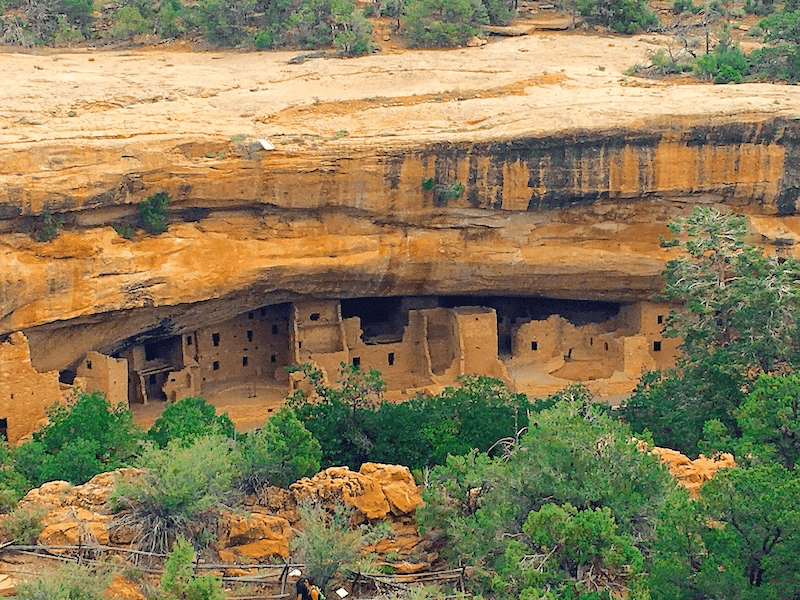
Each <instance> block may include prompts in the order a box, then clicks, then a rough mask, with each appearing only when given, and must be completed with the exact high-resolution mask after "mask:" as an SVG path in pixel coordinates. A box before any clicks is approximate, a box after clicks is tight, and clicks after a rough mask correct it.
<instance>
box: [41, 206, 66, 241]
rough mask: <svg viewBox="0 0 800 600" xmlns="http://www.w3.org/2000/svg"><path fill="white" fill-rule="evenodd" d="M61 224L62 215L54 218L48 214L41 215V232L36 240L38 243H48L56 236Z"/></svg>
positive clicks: (62, 221)
mask: <svg viewBox="0 0 800 600" xmlns="http://www.w3.org/2000/svg"><path fill="white" fill-rule="evenodd" d="M63 224H64V217H63V215H59V216H57V217H56V216H53V215H52V214H51V213H49V212H45V213H44V214H43V215H42V225H41V231H40V232H39V235H38V237H37V238H36V239H37V240H38V241H40V242H49V241H50V240H52V239H53V238H55V237H56V236H57V235H58V232H59V230H60V229H61V226H62V225H63Z"/></svg>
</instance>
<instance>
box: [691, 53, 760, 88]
mask: <svg viewBox="0 0 800 600" xmlns="http://www.w3.org/2000/svg"><path fill="white" fill-rule="evenodd" d="M696 65H697V72H698V73H700V74H701V75H704V76H706V77H710V78H713V79H714V83H741V82H742V81H743V80H744V77H745V76H746V75H747V74H748V72H749V65H748V64H747V57H746V56H745V55H744V52H742V50H741V48H739V46H737V45H735V44H719V45H718V46H717V47H716V48H714V51H713V52H711V53H709V54H706V55H704V56H701V57H700V58H698V59H697V63H696Z"/></svg>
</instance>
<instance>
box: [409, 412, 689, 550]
mask: <svg viewBox="0 0 800 600" xmlns="http://www.w3.org/2000/svg"><path fill="white" fill-rule="evenodd" d="M673 485H674V483H673V481H672V479H671V477H670V476H669V474H668V473H667V472H666V471H665V469H664V468H663V467H662V466H661V465H660V464H659V461H658V459H656V458H655V457H654V456H650V455H647V454H644V453H642V452H640V451H639V450H638V448H637V445H636V442H635V440H633V439H632V434H631V431H630V429H629V428H628V427H627V426H626V425H623V424H621V423H619V422H617V421H615V420H613V419H612V418H611V417H609V416H608V415H605V414H603V413H602V411H600V410H599V409H598V408H597V407H595V406H594V405H592V404H591V403H588V402H586V401H585V400H573V401H562V402H559V403H558V404H556V405H555V406H554V407H553V408H549V409H545V410H543V411H542V412H540V413H538V414H536V415H534V416H532V420H531V425H530V431H529V432H528V433H526V434H525V435H524V436H523V437H522V440H521V443H520V444H519V446H518V447H517V448H516V450H515V451H514V452H513V453H512V454H511V455H510V456H509V457H508V458H507V459H500V458H491V457H488V456H487V455H486V454H483V453H479V452H476V451H472V452H470V453H469V454H467V455H464V456H453V455H450V456H449V457H448V458H447V464H446V465H445V466H440V467H436V468H434V470H433V472H432V474H431V477H430V484H429V487H427V488H426V489H425V490H424V492H423V498H424V499H425V501H426V505H425V506H424V507H420V508H419V509H418V511H417V516H418V518H419V519H420V521H421V522H422V523H423V525H424V526H426V527H431V526H433V527H437V528H439V529H440V531H441V530H447V531H448V536H449V538H450V544H448V550H447V552H448V553H449V554H450V555H452V556H458V557H459V558H460V559H461V560H463V561H464V562H468V563H472V564H475V562H480V561H483V560H485V559H486V560H489V561H490V562H491V561H492V558H491V557H495V558H499V557H500V555H501V554H502V552H504V549H505V545H504V543H500V540H501V539H502V538H503V533H502V532H506V534H510V535H511V536H513V535H515V534H516V533H518V532H519V527H520V525H521V524H522V523H523V522H524V520H525V519H526V518H527V516H528V514H529V513H530V511H536V510H540V509H541V508H542V507H543V506H544V505H545V504H547V503H551V502H554V503H556V504H564V503H569V504H571V505H572V506H574V507H575V508H577V509H578V510H586V509H589V508H598V507H608V509H609V510H610V511H611V515H612V516H613V518H614V520H615V521H616V523H618V524H619V527H620V530H621V532H622V534H624V535H629V536H632V539H637V540H640V542H641V543H643V542H645V541H646V540H651V539H652V537H653V522H654V517H655V514H656V512H657V510H658V507H659V506H660V504H661V502H662V501H663V499H664V497H665V496H666V494H667V492H668V491H669V489H671V487H672V486H673ZM448 524H449V525H448Z"/></svg>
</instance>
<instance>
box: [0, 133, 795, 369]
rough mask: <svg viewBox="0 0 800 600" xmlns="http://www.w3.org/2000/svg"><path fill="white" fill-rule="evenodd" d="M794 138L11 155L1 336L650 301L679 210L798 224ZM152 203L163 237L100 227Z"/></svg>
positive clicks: (61, 149)
mask: <svg viewBox="0 0 800 600" xmlns="http://www.w3.org/2000/svg"><path fill="white" fill-rule="evenodd" d="M797 133H798V126H797V123H796V122H795V121H790V120H786V119H783V118H778V119H771V120H764V121H758V122H730V123H724V124H717V125H713V126H711V125H709V126H691V127H685V128H665V127H663V126H659V125H658V124H655V125H654V127H653V128H652V129H648V128H646V127H643V128H642V129H638V130H631V129H617V130H612V131H599V132H598V131H582V132H570V133H565V134H563V135H561V136H549V137H544V138H533V137H523V138H520V139H514V140H503V141H495V142H490V143H488V142H487V143H483V142H481V143H473V144H470V143H434V144H427V145H426V144H420V145H419V146H416V147H409V146H401V147H395V146H392V145H390V144H383V145H380V146H379V145H374V146H370V147H368V148H364V147H344V148H342V149H341V150H338V151H337V152H330V151H328V152H320V151H314V150H311V149H309V150H308V151H303V152H297V151H284V150H281V149H280V147H278V149H277V150H275V151H271V152H267V151H263V150H260V151H258V150H252V153H251V154H249V155H248V156H245V157H241V156H236V152H237V144H235V143H233V142H219V141H216V142H212V141H193V142H184V143H182V144H177V140H169V139H162V140H151V141H150V142H149V143H148V145H147V146H145V145H137V144H126V143H124V141H117V140H110V141H109V140H107V141H104V142H103V143H97V144H95V145H93V146H88V147H87V146H85V145H84V146H78V147H70V146H69V145H68V144H62V145H59V146H52V145H44V146H38V145H35V146H33V147H30V148H22V149H19V148H18V149H16V150H15V151H14V152H0V215H2V217H3V219H2V221H1V222H2V227H3V228H4V230H5V231H6V233H5V234H4V235H3V236H2V241H0V243H2V246H3V250H4V254H5V256H6V260H4V261H3V265H2V267H0V268H2V278H0V334H5V333H9V332H11V331H16V330H25V331H26V332H27V331H29V330H30V333H31V335H32V336H33V338H35V337H36V336H37V333H36V330H35V328H40V327H46V326H47V325H48V324H54V323H58V325H57V327H58V328H59V329H64V328H69V327H70V326H71V324H73V323H74V324H77V325H81V326H85V327H83V328H84V329H87V328H91V325H92V322H96V321H98V320H100V321H102V320H103V317H102V315H104V314H106V313H110V312H117V311H130V315H129V316H130V317H131V318H132V319H133V320H134V321H137V323H139V324H137V325H135V326H134V327H133V329H134V330H142V329H147V328H148V327H151V328H152V327H156V326H160V327H162V328H163V327H166V328H177V329H178V330H179V329H180V327H181V326H180V324H178V325H177V326H174V325H172V324H171V323H173V322H174V321H175V320H176V318H177V320H178V321H180V319H179V318H178V317H177V316H176V312H180V313H185V312H186V310H185V305H187V304H191V305H194V304H196V303H198V302H208V303H210V304H209V306H207V307H206V308H205V309H204V310H209V311H211V312H215V311H216V312H219V311H221V312H222V314H221V315H216V316H215V317H214V318H217V316H221V317H229V316H233V315H234V314H238V313H241V312H242V311H244V310H247V309H249V308H253V307H257V306H262V305H264V304H270V303H277V302H281V301H285V300H288V299H291V298H294V297H302V296H316V297H350V296H388V295H399V294H417V295H422V294H456V293H462V294H464V293H489V294H510V295H540V296H551V297H569V298H584V299H611V300H618V301H633V300H639V299H643V298H646V297H650V296H652V295H653V294H654V293H655V292H656V291H657V290H658V289H659V287H660V279H659V272H660V270H661V268H662V266H663V263H664V260H665V258H666V257H667V256H669V254H668V253H666V252H665V251H664V250H662V249H661V248H660V247H659V245H658V237H659V235H662V234H665V230H664V228H663V226H662V224H663V222H664V221H665V220H667V219H669V218H672V217H675V216H677V215H679V214H682V213H684V212H685V210H686V208H687V206H691V205H693V204H695V203H704V204H713V205H718V206H721V207H728V208H730V209H733V210H736V211H739V212H744V213H748V214H753V215H767V216H782V215H793V214H794V213H795V212H796V210H797V202H796V201H797V195H798V193H797V191H798V189H799V188H798V181H799V180H798V176H797V173H796V170H797V168H798V167H797V164H798V162H797V160H796V158H797V157H796V155H797V152H798V150H797V148H796V146H797V144H796V140H797ZM248 147H249V146H248ZM209 148H212V149H217V150H219V151H220V152H221V151H222V150H226V151H227V154H226V158H224V159H217V158H207V157H206V156H207V155H208V154H209V153H211V151H210V150H209ZM220 149H222V150H220ZM239 152H240V153H242V152H243V150H241V148H240V149H239ZM425 182H427V184H426V185H423V184H424V183H425ZM456 183H458V184H461V185H463V186H464V193H463V195H462V196H461V197H459V198H452V199H449V200H448V199H447V189H448V188H449V187H451V186H452V185H454V184H456ZM428 187H432V189H426V188H428ZM159 191H166V192H167V193H169V194H170V196H171V198H172V202H171V205H170V209H171V212H172V216H171V226H170V229H169V231H168V232H167V233H165V234H162V235H160V236H147V235H143V234H140V235H138V236H137V237H136V238H135V239H134V240H132V241H128V240H126V239H123V238H121V237H119V236H118V235H117V234H116V233H115V232H114V231H113V230H112V229H111V228H110V227H104V226H105V225H114V224H120V223H125V222H128V223H132V222H134V221H135V218H136V217H135V213H136V206H135V205H136V204H137V203H138V202H141V201H143V200H144V199H145V198H146V197H147V196H148V195H151V194H154V193H156V192H159ZM45 212H46V213H51V214H53V215H60V216H63V217H64V219H65V221H64V231H63V232H62V233H61V234H60V235H59V236H58V237H56V238H55V239H54V240H52V241H48V242H37V241H34V240H32V239H31V237H30V236H29V235H25V234H24V233H20V232H24V231H25V230H26V228H31V227H36V218H39V219H41V216H42V214H43V213H45ZM226 304H234V305H235V307H234V309H227V308H225V307H224V305H226ZM142 308H146V309H148V314H149V315H151V316H150V317H148V318H145V319H144V321H147V323H143V322H142V323H140V322H139V321H138V319H139V318H140V317H139V315H138V314H137V312H138V311H140V310H141V309H142ZM232 310H233V312H232ZM190 314H191V311H190ZM191 319H192V320H193V321H194V320H195V317H194V316H192V317H191ZM157 324H160V325H157ZM48 331H49V330H48ZM134 333H135V331H124V328H123V331H121V337H126V336H129V335H133V334H134ZM53 366H56V365H53Z"/></svg>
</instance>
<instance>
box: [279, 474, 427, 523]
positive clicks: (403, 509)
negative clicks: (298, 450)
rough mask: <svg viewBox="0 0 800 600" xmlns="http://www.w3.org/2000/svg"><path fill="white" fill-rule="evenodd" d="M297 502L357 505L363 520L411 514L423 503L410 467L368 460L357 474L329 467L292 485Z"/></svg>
mask: <svg viewBox="0 0 800 600" xmlns="http://www.w3.org/2000/svg"><path fill="white" fill-rule="evenodd" d="M290 489H291V491H292V493H293V494H294V496H295V498H296V499H297V502H298V503H303V502H322V503H323V504H331V503H333V502H336V501H342V502H344V504H345V505H349V506H352V507H354V508H355V509H356V510H357V511H358V514H359V516H360V519H361V520H363V519H369V520H374V519H384V518H386V517H388V516H389V515H396V516H397V515H406V514H412V513H413V512H414V510H415V509H416V507H417V506H419V505H420V504H422V497H421V496H420V494H419V491H418V490H417V485H416V483H415V482H414V478H413V477H411V473H410V471H409V470H408V468H407V467H402V466H397V465H382V464H376V463H365V464H364V465H362V466H361V469H360V471H359V472H358V473H356V472H354V471H351V470H350V469H349V468H348V467H330V468H328V469H325V470H324V471H322V472H321V473H318V474H316V475H314V477H312V478H307V477H306V478H303V479H301V480H300V481H298V482H296V483H293V484H292V485H291V487H290Z"/></svg>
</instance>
